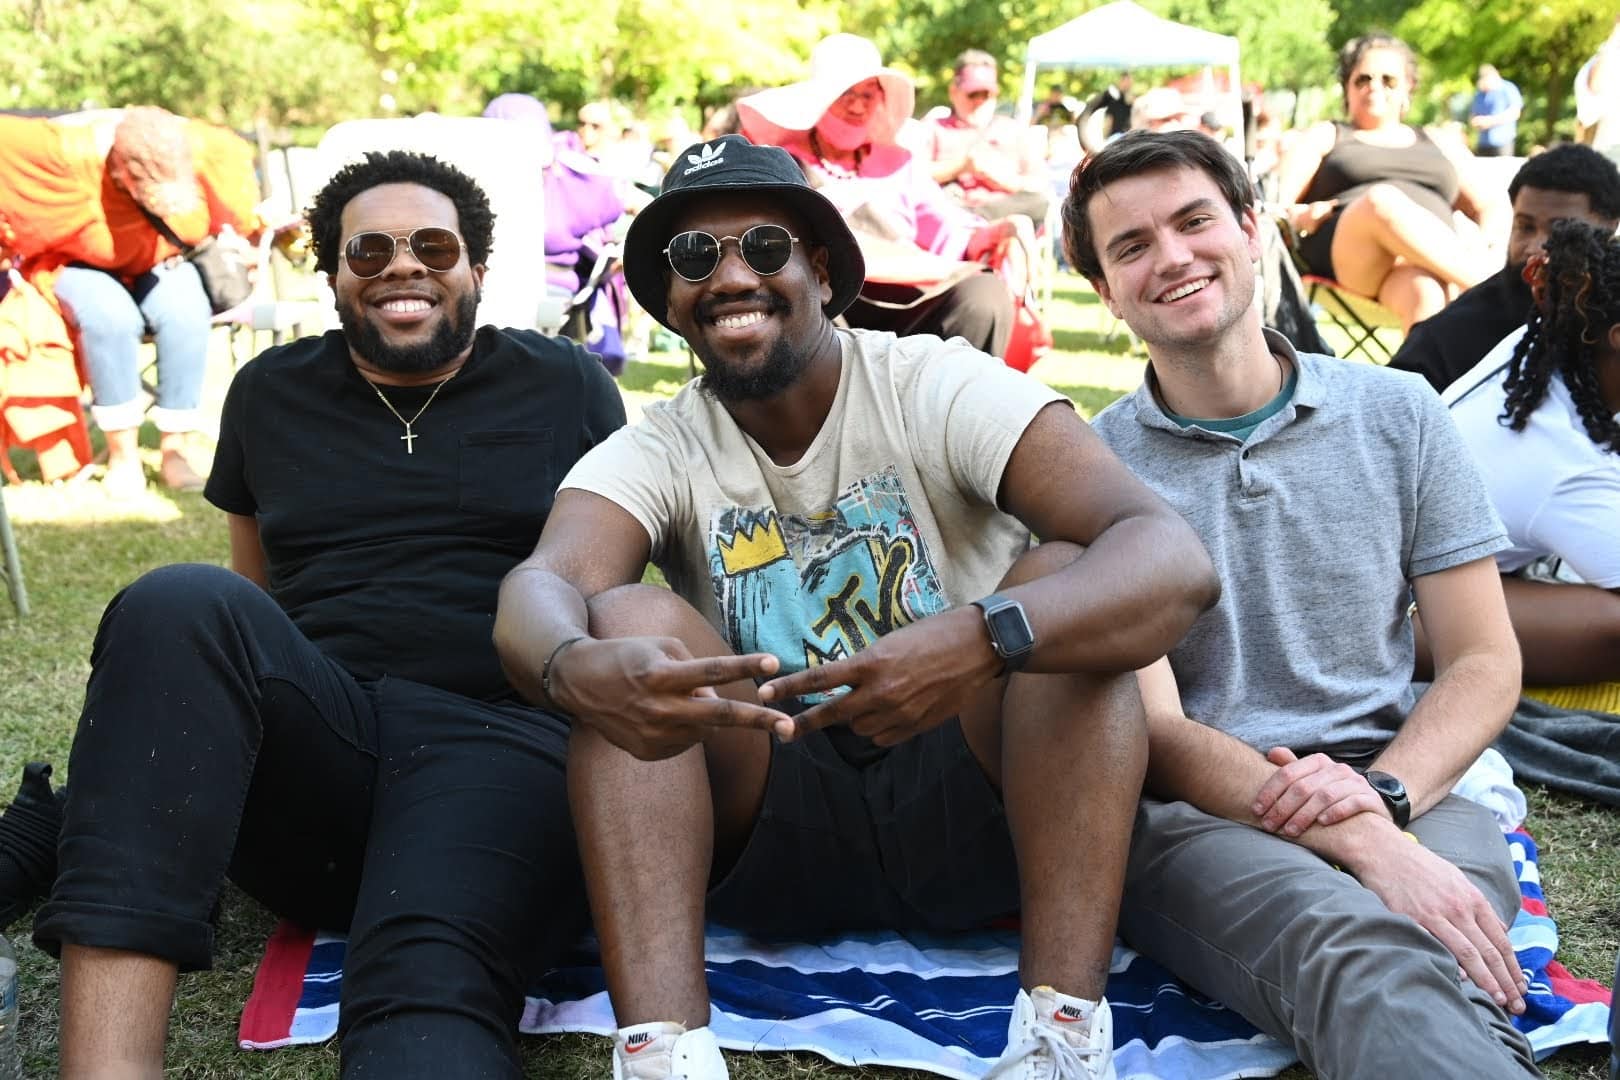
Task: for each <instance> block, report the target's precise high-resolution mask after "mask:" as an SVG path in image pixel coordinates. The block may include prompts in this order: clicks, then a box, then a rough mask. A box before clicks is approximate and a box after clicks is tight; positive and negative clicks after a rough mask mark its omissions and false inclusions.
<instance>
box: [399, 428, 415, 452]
mask: <svg viewBox="0 0 1620 1080" xmlns="http://www.w3.org/2000/svg"><path fill="white" fill-rule="evenodd" d="M399 440H400V442H402V443H404V444H405V452H406V453H407V454H414V453H416V433H415V432H413V431H412V430H411V425H409V424H406V425H405V434H403V435H401V436H400V437H399Z"/></svg>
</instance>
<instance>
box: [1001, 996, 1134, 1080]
mask: <svg viewBox="0 0 1620 1080" xmlns="http://www.w3.org/2000/svg"><path fill="white" fill-rule="evenodd" d="M1113 1059H1114V1020H1113V1016H1112V1015H1111V1014H1110V1013H1109V1010H1108V1002H1106V1001H1098V1002H1090V1001H1085V1000H1083V999H1081V998H1076V997H1070V996H1069V995H1067V994H1060V993H1058V992H1057V991H1056V990H1053V989H1052V988H1051V987H1050V986H1037V987H1036V988H1035V989H1034V990H1032V991H1030V992H1028V993H1025V992H1024V991H1023V990H1020V991H1018V997H1017V999H1016V1000H1015V1001H1014V1002H1013V1014H1012V1022H1011V1023H1010V1024H1008V1025H1007V1050H1006V1052H1005V1053H1004V1054H1002V1055H1001V1058H1000V1060H998V1061H997V1062H996V1063H995V1065H993V1066H991V1068H990V1071H989V1072H987V1073H985V1074H984V1080H1115V1078H1114V1060H1113Z"/></svg>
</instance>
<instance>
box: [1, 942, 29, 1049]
mask: <svg viewBox="0 0 1620 1080" xmlns="http://www.w3.org/2000/svg"><path fill="white" fill-rule="evenodd" d="M22 1075H23V1071H22V1050H21V1048H20V1047H18V1045H17V954H16V952H15V951H14V950H13V949H12V947H11V942H9V941H7V940H6V939H5V937H4V935H0V1080H22Z"/></svg>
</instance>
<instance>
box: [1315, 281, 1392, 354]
mask: <svg viewBox="0 0 1620 1080" xmlns="http://www.w3.org/2000/svg"><path fill="white" fill-rule="evenodd" d="M1299 277H1300V280H1301V281H1303V282H1304V283H1305V298H1306V301H1307V302H1308V303H1309V304H1310V305H1311V310H1312V311H1313V312H1315V313H1316V315H1317V317H1318V319H1322V318H1325V319H1327V321H1328V322H1330V323H1332V324H1333V325H1334V326H1335V327H1337V328H1338V330H1339V332H1340V333H1341V334H1343V335H1344V336H1345V338H1346V339H1348V341H1349V343H1350V344H1349V346H1348V347H1347V348H1346V349H1345V351H1344V355H1345V356H1346V357H1350V356H1354V355H1356V354H1357V353H1360V354H1361V355H1363V356H1365V357H1366V358H1367V359H1368V360H1371V361H1372V362H1373V363H1375V364H1387V363H1389V362H1390V361H1391V360H1392V359H1394V357H1395V350H1396V349H1398V348H1400V340H1399V337H1397V340H1396V343H1395V346H1394V347H1393V348H1392V347H1391V346H1390V343H1389V342H1388V341H1385V340H1384V339H1383V338H1382V337H1380V336H1379V334H1380V332H1384V331H1389V330H1394V331H1395V332H1396V334H1397V335H1402V336H1404V331H1403V330H1402V329H1401V322H1400V320H1399V319H1397V318H1396V317H1395V313H1394V312H1392V311H1390V310H1389V308H1387V307H1385V306H1384V305H1383V304H1380V303H1379V302H1378V301H1377V300H1374V299H1373V298H1372V297H1370V296H1363V295H1362V294H1360V293H1358V292H1355V291H1353V290H1351V289H1347V288H1345V287H1344V286H1343V285H1340V284H1339V283H1338V282H1337V281H1334V280H1333V279H1332V278H1325V277H1320V276H1318V275H1316V274H1308V273H1305V272H1304V270H1303V268H1302V269H1301V271H1300V275H1299Z"/></svg>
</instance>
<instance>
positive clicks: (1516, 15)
mask: <svg viewBox="0 0 1620 1080" xmlns="http://www.w3.org/2000/svg"><path fill="white" fill-rule="evenodd" d="M1613 19H1614V5H1613V3H1612V2H1611V0H1495V2H1493V3H1490V4H1484V5H1481V4H1477V3H1473V2H1471V0H1423V2H1422V3H1419V4H1417V5H1415V6H1412V7H1411V8H1409V9H1408V10H1407V11H1406V12H1405V14H1404V15H1402V16H1401V19H1400V21H1399V23H1397V24H1396V27H1395V29H1396V32H1397V33H1399V34H1400V35H1401V36H1402V37H1403V38H1404V39H1405V40H1406V41H1407V42H1408V43H1410V44H1411V46H1412V47H1413V48H1414V49H1416V50H1417V52H1418V54H1419V55H1420V56H1422V57H1423V59H1424V61H1425V63H1426V64H1427V66H1428V67H1430V68H1431V69H1432V70H1434V71H1435V72H1436V73H1438V74H1439V75H1440V76H1442V77H1445V76H1451V77H1452V79H1453V85H1454V86H1457V87H1459V88H1464V89H1466V90H1468V91H1470V92H1471V91H1472V84H1473V78H1474V72H1475V71H1476V70H1477V67H1478V65H1480V64H1482V63H1490V64H1494V65H1495V66H1496V67H1497V68H1498V69H1499V70H1500V71H1501V72H1502V74H1503V76H1504V77H1506V78H1508V79H1511V80H1512V81H1513V82H1514V83H1516V84H1517V85H1518V87H1519V89H1520V91H1522V92H1523V94H1524V98H1525V103H1526V105H1527V106H1528V110H1527V112H1528V115H1527V117H1526V121H1527V122H1529V123H1537V124H1539V133H1538V135H1539V137H1540V138H1541V139H1543V140H1546V141H1551V140H1552V138H1553V136H1554V134H1555V131H1556V130H1557V129H1556V125H1557V123H1558V121H1559V120H1560V118H1561V117H1563V116H1564V115H1565V114H1566V113H1567V112H1569V111H1570V107H1569V106H1568V105H1567V103H1568V99H1569V97H1570V95H1571V93H1572V91H1571V88H1572V87H1573V85H1574V82H1575V74H1576V72H1578V71H1579V70H1580V68H1581V65H1582V64H1584V63H1585V62H1586V60H1587V58H1588V57H1590V56H1591V55H1592V53H1593V52H1594V51H1596V49H1597V47H1598V45H1599V44H1601V43H1602V41H1603V39H1604V37H1605V36H1607V34H1608V33H1609V29H1610V27H1611V26H1612V25H1613Z"/></svg>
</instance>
